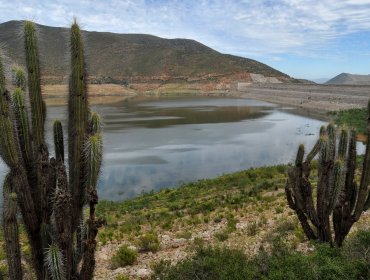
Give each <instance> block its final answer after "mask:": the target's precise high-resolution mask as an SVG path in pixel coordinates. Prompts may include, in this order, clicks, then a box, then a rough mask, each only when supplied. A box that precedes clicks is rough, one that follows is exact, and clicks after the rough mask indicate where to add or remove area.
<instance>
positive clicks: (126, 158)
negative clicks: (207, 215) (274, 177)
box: [0, 98, 323, 200]
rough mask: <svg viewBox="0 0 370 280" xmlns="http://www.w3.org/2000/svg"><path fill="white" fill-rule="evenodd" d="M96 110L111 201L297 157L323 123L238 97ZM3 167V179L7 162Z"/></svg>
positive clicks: (134, 102) (55, 109)
mask: <svg viewBox="0 0 370 280" xmlns="http://www.w3.org/2000/svg"><path fill="white" fill-rule="evenodd" d="M54 104H55V103H54ZM93 109H94V110H96V111H98V112H100V113H101V114H102V116H103V118H104V128H103V129H104V163H103V172H102V176H101V178H100V182H99V195H100V197H101V198H103V199H111V200H120V199H125V198H129V197H134V196H136V195H137V194H139V193H141V192H143V191H150V190H152V189H155V190H158V189H160V188H165V187H170V186H176V185H178V184H179V183H180V182H188V181H194V180H197V179H200V178H211V177H215V176H217V175H220V174H222V173H227V172H233V171H237V170H242V169H246V168H249V167H253V166H262V165H270V164H278V163H287V162H290V161H292V160H293V158H294V154H295V150H296V147H297V145H298V144H299V143H304V144H306V145H307V146H308V148H309V147H311V146H312V144H313V142H314V141H315V140H316V139H317V134H318V131H319V128H320V126H321V125H322V124H323V122H322V121H319V120H314V119H310V118H307V117H302V116H298V115H294V114H291V113H290V112H289V109H285V108H284V109H282V108H281V107H278V106H275V105H272V104H269V103H266V102H258V101H253V100H246V99H231V98H172V99H171V98H149V99H148V98H140V99H127V100H120V101H115V102H114V103H112V104H104V105H94V106H93ZM65 110H66V106H59V105H58V106H51V107H49V108H48V116H47V121H46V124H47V125H48V126H47V138H48V142H49V143H52V141H51V131H52V130H51V124H52V120H53V119H56V118H58V119H60V120H62V122H63V123H64V125H66V118H65V116H66V112H65ZM49 148H50V151H51V153H52V150H53V147H52V146H50V147H49ZM0 170H2V173H0V174H1V175H0V177H2V178H3V177H4V176H3V174H4V165H0ZM2 178H1V179H2Z"/></svg>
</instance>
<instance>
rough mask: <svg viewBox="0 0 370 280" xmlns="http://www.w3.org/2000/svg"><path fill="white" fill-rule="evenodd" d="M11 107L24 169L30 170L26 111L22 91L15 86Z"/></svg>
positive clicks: (30, 154) (28, 130) (29, 140)
mask: <svg viewBox="0 0 370 280" xmlns="http://www.w3.org/2000/svg"><path fill="white" fill-rule="evenodd" d="M13 108H14V116H15V120H16V123H17V132H18V138H19V146H20V149H21V151H22V157H23V160H24V162H25V165H26V169H27V171H30V170H31V169H32V167H31V165H32V163H33V156H32V141H31V136H30V127H29V121H28V113H27V109H26V106H25V100H24V92H23V91H22V90H21V88H19V87H17V88H16V89H15V91H14V93H13Z"/></svg>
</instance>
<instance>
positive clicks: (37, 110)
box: [24, 21, 46, 149]
mask: <svg viewBox="0 0 370 280" xmlns="http://www.w3.org/2000/svg"><path fill="white" fill-rule="evenodd" d="M24 46H25V51H26V52H25V54H26V65H27V74H28V89H29V95H30V103H31V116H32V130H33V140H34V144H35V148H36V149H38V148H39V146H40V145H41V144H43V143H44V121H45V113H46V112H45V107H44V105H43V101H42V95H41V83H40V81H41V76H40V63H39V54H38V47H37V37H36V27H35V24H34V23H33V22H30V21H26V22H25V24H24Z"/></svg>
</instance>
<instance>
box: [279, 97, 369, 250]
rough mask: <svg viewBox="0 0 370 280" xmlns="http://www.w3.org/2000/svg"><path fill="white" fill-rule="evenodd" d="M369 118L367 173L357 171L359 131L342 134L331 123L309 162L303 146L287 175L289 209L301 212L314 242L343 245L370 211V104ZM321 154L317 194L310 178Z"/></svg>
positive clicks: (363, 167)
mask: <svg viewBox="0 0 370 280" xmlns="http://www.w3.org/2000/svg"><path fill="white" fill-rule="evenodd" d="M368 114H369V118H368V126H367V135H368V137H367V144H366V151H365V155H364V161H363V166H362V170H361V169H358V168H357V166H356V164H357V150H356V138H357V137H356V136H357V135H356V130H355V129H350V130H348V129H346V128H341V129H340V133H338V134H339V135H337V133H336V129H335V126H334V125H333V124H329V125H328V126H327V127H324V126H323V127H321V129H320V138H319V140H318V141H317V142H316V144H315V146H314V147H313V149H312V150H311V152H309V153H308V154H307V156H306V159H304V154H305V151H304V146H303V145H300V146H299V148H298V153H297V157H296V161H295V165H294V166H293V167H292V168H291V169H290V170H289V172H288V181H287V184H286V187H285V193H286V197H287V200H288V204H289V207H290V208H291V209H293V210H294V211H295V212H296V214H297V216H298V219H299V221H300V223H301V226H302V228H303V230H304V233H305V234H306V236H307V238H309V239H314V240H319V241H321V242H330V243H331V244H334V243H335V245H336V246H341V245H342V243H343V241H344V239H345V237H346V236H347V234H348V233H349V231H350V229H351V227H352V225H353V224H354V223H355V222H357V221H358V220H359V218H360V216H361V214H362V212H364V211H366V210H368V209H369V208H370V101H369V104H368ZM316 155H319V156H318V162H317V166H318V170H317V187H316V192H314V188H313V186H312V184H311V181H310V176H311V162H312V160H313V159H314V158H315V156H316ZM359 173H360V174H361V175H360V174H359ZM358 177H360V179H359V180H358ZM315 193H316V195H315ZM315 204H316V206H315ZM333 237H334V242H333Z"/></svg>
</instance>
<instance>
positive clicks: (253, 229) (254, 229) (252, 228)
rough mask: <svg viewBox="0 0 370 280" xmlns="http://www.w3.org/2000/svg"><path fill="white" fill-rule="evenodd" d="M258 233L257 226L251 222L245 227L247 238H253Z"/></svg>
mask: <svg viewBox="0 0 370 280" xmlns="http://www.w3.org/2000/svg"><path fill="white" fill-rule="evenodd" d="M257 232H258V224H257V223H256V222H255V221H253V222H251V223H250V224H249V225H248V226H247V235H248V236H255V235H256V234H257Z"/></svg>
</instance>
